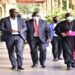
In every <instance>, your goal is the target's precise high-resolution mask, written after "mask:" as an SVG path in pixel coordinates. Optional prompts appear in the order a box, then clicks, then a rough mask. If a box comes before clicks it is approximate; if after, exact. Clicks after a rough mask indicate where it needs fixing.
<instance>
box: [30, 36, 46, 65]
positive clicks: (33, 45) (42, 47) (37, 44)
mask: <svg viewBox="0 0 75 75" xmlns="http://www.w3.org/2000/svg"><path fill="white" fill-rule="evenodd" d="M29 45H30V49H31V57H32V62H33V64H37V63H38V50H39V51H40V54H39V55H40V57H39V60H40V64H41V65H42V64H44V63H45V60H46V44H44V43H42V42H41V40H40V39H39V38H38V37H36V38H34V40H33V41H32V42H30V43H29Z"/></svg>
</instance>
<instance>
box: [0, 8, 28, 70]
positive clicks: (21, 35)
mask: <svg viewBox="0 0 75 75" xmlns="http://www.w3.org/2000/svg"><path fill="white" fill-rule="evenodd" d="M9 13H10V16H9V17H6V18H3V19H2V20H1V22H0V25H1V27H0V30H1V31H2V33H3V36H2V39H3V40H4V41H5V43H6V47H7V49H8V54H9V59H10V61H11V65H12V68H11V69H16V67H17V69H18V70H23V68H22V63H23V62H22V58H23V57H22V56H23V49H22V48H23V44H24V41H25V39H26V38H25V37H26V30H27V27H26V24H25V22H24V21H23V19H22V18H19V17H17V11H16V9H14V8H13V9H10V11H9ZM14 53H16V58H15V54H14Z"/></svg>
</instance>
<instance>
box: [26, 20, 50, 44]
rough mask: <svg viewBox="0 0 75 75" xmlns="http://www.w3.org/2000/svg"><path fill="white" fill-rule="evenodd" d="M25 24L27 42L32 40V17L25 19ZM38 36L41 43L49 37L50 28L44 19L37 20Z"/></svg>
mask: <svg viewBox="0 0 75 75" xmlns="http://www.w3.org/2000/svg"><path fill="white" fill-rule="evenodd" d="M26 25H27V29H28V30H27V40H28V42H32V41H34V31H35V30H34V22H33V19H30V20H28V21H26ZM39 38H40V40H41V41H42V42H43V43H46V40H47V39H50V30H49V28H48V26H47V23H46V22H45V21H44V20H41V19H40V20H39Z"/></svg>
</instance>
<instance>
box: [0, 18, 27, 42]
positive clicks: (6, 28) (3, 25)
mask: <svg viewBox="0 0 75 75" xmlns="http://www.w3.org/2000/svg"><path fill="white" fill-rule="evenodd" d="M17 22H18V29H19V34H20V36H21V38H22V39H23V40H25V39H26V30H27V27H26V24H25V22H24V20H23V19H22V18H17ZM0 30H1V31H2V34H3V35H2V39H3V41H6V40H8V38H9V37H10V36H11V35H12V28H11V22H10V17H6V18H3V19H1V21H0Z"/></svg>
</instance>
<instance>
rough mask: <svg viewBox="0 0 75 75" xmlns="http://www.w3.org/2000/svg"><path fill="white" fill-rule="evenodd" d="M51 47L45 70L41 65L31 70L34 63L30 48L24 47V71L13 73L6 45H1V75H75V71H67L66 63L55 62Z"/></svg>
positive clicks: (48, 51)
mask: <svg viewBox="0 0 75 75" xmlns="http://www.w3.org/2000/svg"><path fill="white" fill-rule="evenodd" d="M52 59H53V57H52V53H51V46H50V47H49V48H48V50H47V60H46V68H45V69H43V68H41V66H40V65H39V66H38V67H37V68H31V65H32V61H31V56H30V49H29V46H28V45H26V46H25V47H24V54H23V61H24V65H23V67H24V70H23V71H13V70H11V69H10V67H11V65H10V61H9V59H8V54H7V49H6V46H5V43H4V42H3V43H0V75H75V69H72V70H70V71H67V70H66V65H64V61H63V60H62V61H58V62H53V60H52Z"/></svg>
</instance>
